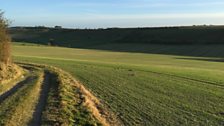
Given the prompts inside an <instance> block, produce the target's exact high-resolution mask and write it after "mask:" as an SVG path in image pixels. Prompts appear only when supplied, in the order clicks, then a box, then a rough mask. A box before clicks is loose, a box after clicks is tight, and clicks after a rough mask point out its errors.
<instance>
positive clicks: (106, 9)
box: [0, 0, 224, 28]
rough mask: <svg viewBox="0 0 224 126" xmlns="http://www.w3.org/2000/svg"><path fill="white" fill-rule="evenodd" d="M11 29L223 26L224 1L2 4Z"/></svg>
mask: <svg viewBox="0 0 224 126" xmlns="http://www.w3.org/2000/svg"><path fill="white" fill-rule="evenodd" d="M0 2H1V3H0V9H1V10H2V11H4V12H5V17H6V18H8V19H10V20H11V21H12V24H11V26H49V27H53V26H55V25H60V26H63V27H66V28H107V27H159V26H182V25H185V26H186V25H203V24H207V25H223V24H224V0H0Z"/></svg>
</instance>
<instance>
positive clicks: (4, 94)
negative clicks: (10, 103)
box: [0, 76, 34, 104]
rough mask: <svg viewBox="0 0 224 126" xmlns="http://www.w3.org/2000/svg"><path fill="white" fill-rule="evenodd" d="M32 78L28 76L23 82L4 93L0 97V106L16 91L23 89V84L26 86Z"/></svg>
mask: <svg viewBox="0 0 224 126" xmlns="http://www.w3.org/2000/svg"><path fill="white" fill-rule="evenodd" d="M33 78H34V76H29V77H27V78H26V79H25V80H22V81H20V82H18V83H17V84H16V85H15V86H14V87H12V88H11V89H10V90H8V91H6V92H5V93H3V94H2V95H1V96H0V104H1V103H2V102H3V101H4V100H5V99H7V98H8V97H9V96H11V95H13V94H14V93H16V92H17V90H18V89H20V88H21V87H23V86H24V85H25V84H27V83H28V82H29V81H32V80H33Z"/></svg>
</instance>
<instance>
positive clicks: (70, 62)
mask: <svg viewBox="0 0 224 126" xmlns="http://www.w3.org/2000/svg"><path fill="white" fill-rule="evenodd" d="M216 47H219V50H216V48H212V47H210V45H207V46H206V45H204V46H201V48H200V46H197V48H198V50H197V51H190V50H189V51H185V52H182V54H183V55H189V56H183V55H171V53H166V52H170V51H173V52H175V50H176V52H181V50H184V49H185V48H184V47H182V49H179V46H165V45H164V46H161V47H160V46H155V45H152V46H148V50H159V51H158V52H160V53H157V54H156V53H150V52H148V53H129V52H112V51H101V50H90V49H89V50H88V49H76V48H74V49H70V48H60V47H47V46H46V47H44V46H35V45H25V46H24V45H21V44H16V45H14V46H13V57H14V61H16V62H33V63H40V64H48V65H53V66H56V67H59V68H62V69H63V70H65V71H68V72H70V73H71V74H72V75H73V76H74V77H75V78H77V79H78V80H80V81H81V82H82V83H83V84H84V85H85V86H86V87H87V88H88V89H89V90H90V91H91V92H92V93H94V94H95V95H96V96H97V97H98V98H99V99H101V101H102V102H103V103H104V104H106V105H107V106H108V108H109V109H110V110H112V111H113V112H114V113H115V114H116V115H117V116H118V117H119V118H120V119H121V120H122V121H123V123H124V124H125V125H128V126H133V125H177V126H179V125H224V107H223V106H224V62H223V61H224V60H223V59H222V58H213V57H211V55H209V54H212V55H216V54H217V55H218V54H220V53H222V51H221V50H220V49H221V48H224V46H220V45H217V46H216ZM186 50H187V49H186ZM166 54H169V55H166ZM173 54H179V53H173ZM194 54H195V55H198V54H200V56H201V57H190V56H191V55H194ZM206 56H209V57H206ZM214 57H219V56H214Z"/></svg>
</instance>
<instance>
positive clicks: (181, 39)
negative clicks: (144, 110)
mask: <svg viewBox="0 0 224 126" xmlns="http://www.w3.org/2000/svg"><path fill="white" fill-rule="evenodd" d="M10 33H11V36H12V39H13V40H14V41H20V42H24V41H25V42H30V43H38V44H45V45H47V44H49V45H54V46H64V47H76V48H77V47H78V48H96V49H98V46H99V49H100V47H101V46H102V45H105V44H121V43H129V44H177V45H186V44H224V36H223V33H224V26H191V27H190V26H189V27H161V28H110V29H54V28H46V27H14V28H10ZM118 51H119V50H118Z"/></svg>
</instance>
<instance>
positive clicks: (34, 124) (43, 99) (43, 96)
mask: <svg viewBox="0 0 224 126" xmlns="http://www.w3.org/2000/svg"><path fill="white" fill-rule="evenodd" d="M50 78H51V74H50V73H49V72H48V71H45V72H44V80H43V82H42V86H41V91H40V97H39V100H38V103H37V105H36V108H35V110H34V113H33V115H32V117H33V118H32V120H31V121H30V122H29V124H28V125H29V126H40V125H41V117H42V112H43V111H44V108H45V105H46V104H47V98H48V93H49V91H50V88H51V86H50Z"/></svg>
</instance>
